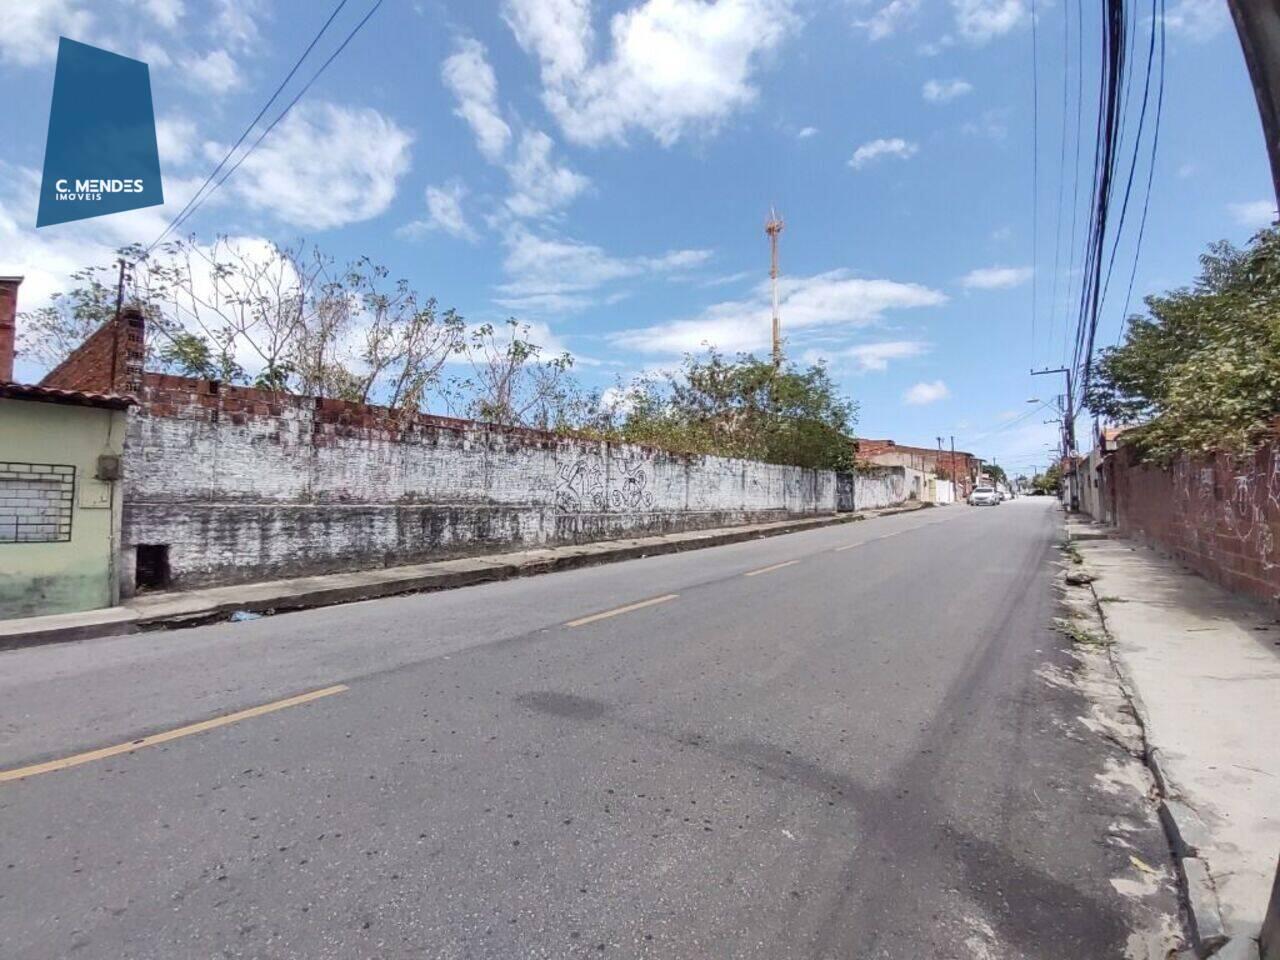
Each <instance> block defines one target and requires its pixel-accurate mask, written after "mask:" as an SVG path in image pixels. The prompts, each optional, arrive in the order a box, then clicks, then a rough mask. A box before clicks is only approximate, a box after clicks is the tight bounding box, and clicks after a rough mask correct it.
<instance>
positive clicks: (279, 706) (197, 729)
mask: <svg viewBox="0 0 1280 960" xmlns="http://www.w3.org/2000/svg"><path fill="white" fill-rule="evenodd" d="M346 689H347V687H346V685H345V684H341V683H339V684H335V685H334V686H332V687H325V688H324V689H322V690H312V691H311V692H310V693H300V694H298V695H297V696H296V697H287V698H285V699H284V700H276V701H274V702H273V703H264V704H262V705H261V706H258V707H250V708H249V709H248V710H237V711H236V712H235V713H228V714H225V715H223V716H221V717H214V718H213V719H212V720H201V721H200V722H199V723H193V724H190V725H188V726H185V727H176V728H175V729H173V730H166V731H164V732H163V733H153V734H152V735H151V736H149V737H141V738H139V739H137V740H130V741H129V742H128V743H119V744H116V745H115V746H114V747H103V748H102V749H101V750H90V751H88V752H87V753H77V754H73V755H72V756H69V757H62V758H61V759H59V760H49V761H47V762H45V763H36V764H32V765H31V766H29V767H14V768H13V769H12V770H0V783H4V782H5V781H8V780H21V779H23V778H24V777H34V776H36V775H38V774H41V773H52V772H53V771H55V770H65V769H67V768H68V767H78V766H80V764H82V763H92V762H93V761H94V760H105V759H107V758H108V757H116V756H119V755H120V754H122V753H132V752H133V751H134V750H141V749H142V748H143V747H154V746H156V745H157V744H161V743H168V742H169V741H170V740H177V739H178V738H179V737H189V736H191V735H192V734H193V733H204V732H205V731H206V730H214V729H217V728H218V727H225V726H227V725H228V724H231V723H238V722H240V721H241V720H248V719H250V718H252V717H261V716H263V715H264V714H268V713H275V711H277V710H284V709H285V708H286V707H296V706H298V705H299V704H303V703H310V702H311V701H312V700H319V699H320V698H321V697H329V696H332V695H333V694H335V693H342V691H344V690H346Z"/></svg>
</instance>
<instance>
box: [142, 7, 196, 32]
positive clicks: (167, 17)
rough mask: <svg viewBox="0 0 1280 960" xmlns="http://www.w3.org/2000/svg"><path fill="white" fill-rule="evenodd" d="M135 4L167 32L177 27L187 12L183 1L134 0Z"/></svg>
mask: <svg viewBox="0 0 1280 960" xmlns="http://www.w3.org/2000/svg"><path fill="white" fill-rule="evenodd" d="M134 4H135V5H136V6H138V7H141V8H142V9H143V11H145V12H146V14H147V15H148V16H149V17H151V19H152V20H154V21H155V22H156V23H157V24H158V25H159V26H161V27H163V28H164V29H166V30H172V29H173V28H174V27H176V26H177V25H178V21H179V20H181V19H182V15H183V14H184V13H185V12H186V7H185V4H183V2H182V0H134Z"/></svg>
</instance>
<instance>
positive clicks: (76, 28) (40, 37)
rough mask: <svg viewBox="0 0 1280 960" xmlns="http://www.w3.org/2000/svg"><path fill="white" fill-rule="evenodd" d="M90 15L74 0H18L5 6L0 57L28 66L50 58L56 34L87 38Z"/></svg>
mask: <svg viewBox="0 0 1280 960" xmlns="http://www.w3.org/2000/svg"><path fill="white" fill-rule="evenodd" d="M92 27H93V16H92V14H90V13H89V12H88V11H87V10H82V9H79V7H78V5H77V4H76V3H75V2H74V0H17V2H15V3H7V4H5V8H4V22H3V26H0V60H2V61H4V62H5V63H12V64H16V65H18V66H20V67H31V66H35V65H36V64H39V63H44V62H46V61H48V60H52V59H53V58H54V57H55V56H56V55H57V52H58V37H60V36H66V37H70V38H71V39H73V40H88V39H90V33H91V31H92Z"/></svg>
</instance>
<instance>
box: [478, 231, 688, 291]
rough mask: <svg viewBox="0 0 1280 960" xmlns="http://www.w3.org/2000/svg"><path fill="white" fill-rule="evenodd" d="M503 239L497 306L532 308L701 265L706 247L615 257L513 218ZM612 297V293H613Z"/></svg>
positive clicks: (592, 246) (594, 247) (596, 247)
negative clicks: (503, 275) (504, 276)
mask: <svg viewBox="0 0 1280 960" xmlns="http://www.w3.org/2000/svg"><path fill="white" fill-rule="evenodd" d="M503 243H504V244H505V245H506V248H507V256H506V259H505V260H504V261H503V269H504V271H505V272H506V274H507V277H508V280H507V281H506V282H505V283H503V284H502V285H501V286H500V287H499V288H498V291H499V293H500V294H501V296H500V298H499V299H497V300H496V301H495V302H496V303H497V304H498V305H499V306H503V307H507V308H510V309H519V310H526V311H533V312H553V311H554V312H568V311H571V310H579V309H583V308H585V307H588V306H592V305H594V304H595V303H596V302H597V297H598V295H597V291H598V290H600V288H602V287H605V286H607V285H609V284H611V283H614V282H616V281H619V280H624V279H627V278H631V277H639V276H643V275H660V274H673V273H679V272H681V271H685V270H689V269H691V268H694V267H697V266H701V265H702V264H703V263H705V262H706V261H707V260H708V259H709V258H710V257H711V251H709V250H670V251H668V252H667V253H665V254H661V255H658V256H647V257H615V256H612V255H611V254H609V253H607V252H606V251H605V250H603V249H602V248H600V247H598V246H595V245H594V244H589V243H582V242H580V241H578V240H572V239H560V238H556V237H550V236H545V235H542V234H538V233H534V232H533V231H532V230H530V229H528V228H527V227H525V226H522V225H520V224H516V225H514V226H512V227H510V228H509V229H508V230H507V233H506V236H505V237H504V240H503ZM615 299H616V298H615Z"/></svg>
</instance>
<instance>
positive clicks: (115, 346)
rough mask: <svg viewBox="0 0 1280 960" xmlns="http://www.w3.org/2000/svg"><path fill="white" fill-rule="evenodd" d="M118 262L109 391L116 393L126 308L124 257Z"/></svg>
mask: <svg viewBox="0 0 1280 960" xmlns="http://www.w3.org/2000/svg"><path fill="white" fill-rule="evenodd" d="M117 263H119V265H120V277H119V279H118V280H117V281H116V317H115V320H114V321H113V322H112V324H111V389H110V390H108V393H114V392H115V389H116V358H117V357H118V356H120V311H121V310H122V309H123V308H124V271H125V262H124V257H121V258H120V259H119V260H118V261H117Z"/></svg>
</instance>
